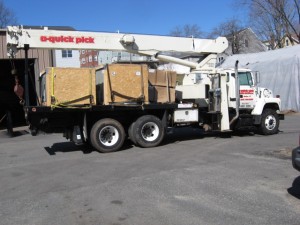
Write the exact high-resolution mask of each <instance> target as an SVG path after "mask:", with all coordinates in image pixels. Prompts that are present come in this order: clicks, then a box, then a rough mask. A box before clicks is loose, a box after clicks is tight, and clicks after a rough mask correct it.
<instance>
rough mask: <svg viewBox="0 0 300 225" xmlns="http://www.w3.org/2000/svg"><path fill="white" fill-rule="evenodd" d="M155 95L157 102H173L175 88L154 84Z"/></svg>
mask: <svg viewBox="0 0 300 225" xmlns="http://www.w3.org/2000/svg"><path fill="white" fill-rule="evenodd" d="M153 87H154V93H155V94H154V96H155V101H156V102H157V103H173V102H175V88H167V87H163V86H153Z"/></svg>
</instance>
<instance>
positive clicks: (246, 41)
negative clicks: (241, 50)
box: [245, 39, 249, 48]
mask: <svg viewBox="0 0 300 225" xmlns="http://www.w3.org/2000/svg"><path fill="white" fill-rule="evenodd" d="M245 47H246V48H248V47H249V42H248V40H247V39H245Z"/></svg>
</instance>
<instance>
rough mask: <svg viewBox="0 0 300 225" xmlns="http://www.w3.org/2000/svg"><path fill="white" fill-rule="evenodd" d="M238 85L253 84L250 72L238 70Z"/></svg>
mask: <svg viewBox="0 0 300 225" xmlns="http://www.w3.org/2000/svg"><path fill="white" fill-rule="evenodd" d="M239 80H240V85H249V86H252V85H253V80H252V76H251V73H250V72H239Z"/></svg>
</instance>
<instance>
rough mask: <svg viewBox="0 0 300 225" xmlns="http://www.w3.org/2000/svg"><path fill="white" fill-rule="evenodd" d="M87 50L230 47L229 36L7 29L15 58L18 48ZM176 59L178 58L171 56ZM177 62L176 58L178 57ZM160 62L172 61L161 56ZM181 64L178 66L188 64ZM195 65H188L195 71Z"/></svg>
mask: <svg viewBox="0 0 300 225" xmlns="http://www.w3.org/2000/svg"><path fill="white" fill-rule="evenodd" d="M25 46H29V47H30V48H43V49H78V50H80V49H83V50H87V49H89V50H110V51H126V52H130V53H135V54H141V55H147V56H154V57H155V56H157V58H158V59H159V57H158V56H159V55H160V54H159V53H160V52H178V53H187V54H193V55H199V56H207V55H210V54H217V53H221V52H223V51H224V50H225V49H226V48H227V47H228V41H227V39H226V38H225V37H219V38H217V39H198V38H182V37H171V36H157V35H141V34H122V33H103V32H82V31H61V30H48V28H47V27H45V28H44V29H43V30H40V29H24V28H23V27H22V26H8V27H7V47H8V54H10V55H11V56H13V55H14V54H16V52H17V51H18V49H24V47H25ZM171 58H173V59H174V58H175V57H171ZM175 59H176V58H175ZM160 60H163V61H168V62H169V61H170V58H164V57H161V59H160ZM184 61H185V60H182V62H177V63H178V64H184ZM196 65H197V64H196V63H195V65H191V64H189V65H187V66H189V67H191V68H193V67H194V68H195V67H196Z"/></svg>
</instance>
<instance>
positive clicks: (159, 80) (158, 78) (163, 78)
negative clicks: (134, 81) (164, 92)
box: [149, 69, 177, 87]
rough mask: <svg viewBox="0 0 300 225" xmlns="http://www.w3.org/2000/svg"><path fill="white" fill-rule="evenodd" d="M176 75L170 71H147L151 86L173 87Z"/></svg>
mask: <svg viewBox="0 0 300 225" xmlns="http://www.w3.org/2000/svg"><path fill="white" fill-rule="evenodd" d="M176 77H177V74H176V72H175V71H170V70H154V69H150V70H149V82H150V84H151V85H155V86H157V85H158V86H164V87H167V86H169V87H175V85H176Z"/></svg>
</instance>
